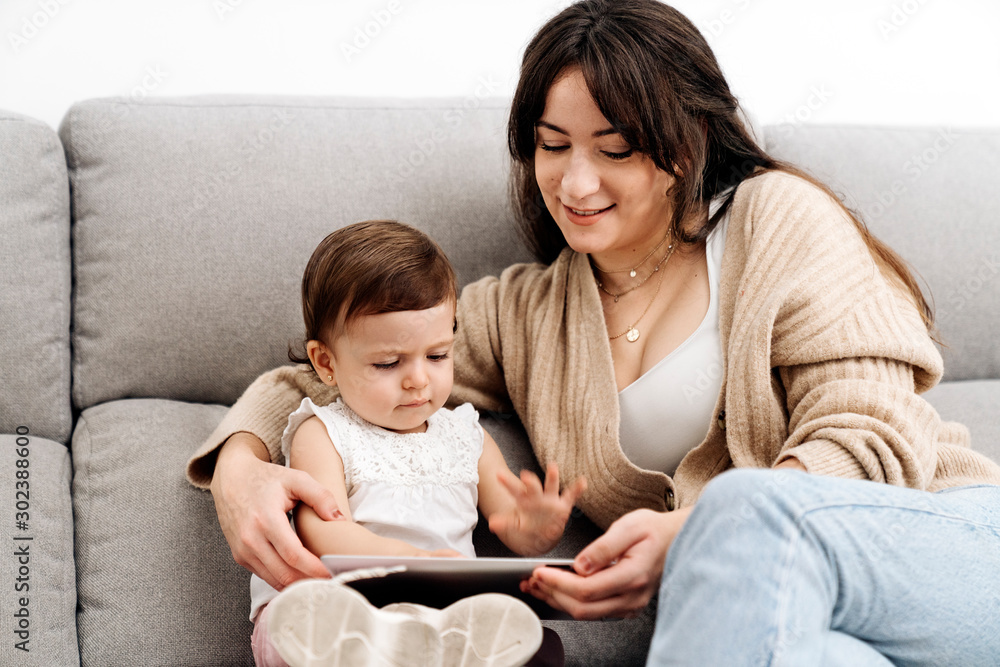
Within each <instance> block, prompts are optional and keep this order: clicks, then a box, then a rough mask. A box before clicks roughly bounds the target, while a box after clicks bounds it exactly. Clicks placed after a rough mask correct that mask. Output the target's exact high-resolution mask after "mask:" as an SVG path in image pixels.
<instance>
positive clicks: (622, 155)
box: [601, 148, 632, 160]
mask: <svg viewBox="0 0 1000 667" xmlns="http://www.w3.org/2000/svg"><path fill="white" fill-rule="evenodd" d="M601 152H602V153H604V154H605V155H607V156H608V157H609V158H611V159H612V160H624V159H626V158H628V157H630V156H631V155H632V149H631V148H629V149H626V150H624V151H621V152H615V151H601Z"/></svg>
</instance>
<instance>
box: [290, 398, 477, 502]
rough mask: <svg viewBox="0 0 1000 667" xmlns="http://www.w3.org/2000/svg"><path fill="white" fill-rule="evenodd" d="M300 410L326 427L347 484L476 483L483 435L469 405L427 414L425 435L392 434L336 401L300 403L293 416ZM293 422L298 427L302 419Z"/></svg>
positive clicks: (413, 484)
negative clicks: (316, 403)
mask: <svg viewBox="0 0 1000 667" xmlns="http://www.w3.org/2000/svg"><path fill="white" fill-rule="evenodd" d="M307 401H308V404H307ZM303 411H306V412H311V413H312V414H315V415H316V416H317V417H319V418H320V419H321V420H322V421H323V423H324V424H325V425H326V426H327V430H328V431H329V433H330V439H331V440H333V443H334V446H335V447H336V448H337V452H338V453H339V454H340V457H341V459H342V460H343V462H344V477H345V478H346V479H347V480H348V481H349V483H351V484H357V483H376V482H377V483H381V484H390V485H398V486H419V485H451V484H478V482H479V457H480V455H481V454H482V451H483V430H482V427H481V426H480V425H479V415H478V413H477V412H476V411H475V410H474V409H473V408H472V406H471V405H468V404H466V405H462V406H459V407H458V408H456V409H455V410H447V409H441V410H438V411H437V412H436V413H435V414H433V415H431V418H430V419H429V420H428V423H427V431H425V432H424V433H395V432H393V431H389V430H386V429H384V428H381V427H379V426H375V425H374V424H372V423H370V422H368V421H365V420H364V419H363V418H362V417H360V416H358V414H357V413H356V412H354V411H353V410H352V409H351V408H350V407H348V406H347V405H346V404H345V403H344V402H343V401H342V400H341V399H339V398H338V399H337V401H336V402H334V403H331V404H330V405H328V406H322V407H321V406H316V405H315V404H313V403H312V401H310V400H309V399H308V398H306V399H303V401H302V405H301V406H299V410H298V411H297V412H303ZM297 421H298V423H301V422H302V421H304V419H300V420H297ZM291 424H292V422H291V421H290V426H291ZM286 437H288V438H289V439H290V438H291V433H287V432H286Z"/></svg>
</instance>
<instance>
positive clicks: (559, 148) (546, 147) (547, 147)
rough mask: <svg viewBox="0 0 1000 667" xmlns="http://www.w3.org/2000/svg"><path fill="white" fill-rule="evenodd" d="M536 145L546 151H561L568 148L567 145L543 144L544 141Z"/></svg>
mask: <svg viewBox="0 0 1000 667" xmlns="http://www.w3.org/2000/svg"><path fill="white" fill-rule="evenodd" d="M538 147H539V148H541V149H542V150H543V151H546V152H548V153H561V152H562V151H564V150H566V149H567V148H569V146H552V145H550V144H545V143H543V144H540V145H539V146H538Z"/></svg>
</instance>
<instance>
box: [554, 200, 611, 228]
mask: <svg viewBox="0 0 1000 667" xmlns="http://www.w3.org/2000/svg"><path fill="white" fill-rule="evenodd" d="M614 207H615V205H614V204H612V205H611V206H607V207H605V208H590V209H587V208H572V207H569V206H567V205H566V204H563V211H564V212H565V213H566V217H567V218H568V219H569V221H570V222H572V223H573V224H575V225H581V226H588V225H593V224H595V223H596V222H597V221H598V220H600V219H601V218H603V217H604V214H605V213H607V212H608V211H610V210H611V209H613V208H614Z"/></svg>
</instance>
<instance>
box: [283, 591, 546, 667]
mask: <svg viewBox="0 0 1000 667" xmlns="http://www.w3.org/2000/svg"><path fill="white" fill-rule="evenodd" d="M268 607H269V610H268V619H267V624H268V627H267V631H268V634H269V636H270V638H271V642H272V643H273V644H274V647H275V648H276V649H277V650H278V653H279V654H281V657H282V658H284V659H285V661H286V662H287V663H288V664H289V665H291V667H321V666H322V667H327V666H333V665H340V666H347V665H350V666H352V667H353V666H354V665H372V666H374V665H378V666H379V667H388V666H390V665H391V666H393V667H397V666H404V665H406V666H408V665H413V666H415V667H416V666H419V667H514V666H516V665H523V664H525V663H526V662H527V661H528V660H530V659H531V657H532V656H533V655H534V654H535V653H536V652H537V651H538V648H539V646H541V643H542V624H541V622H539V620H538V616H536V615H535V613H534V612H533V611H532V610H531V608H530V607H528V605H526V604H525V603H524V602H522V601H520V600H518V599H517V598H514V597H511V596H509V595H502V594H500V593H483V594H480V595H473V596H470V597H467V598H464V599H462V600H459V601H458V602H455V603H454V604H451V605H449V606H448V607H445V608H444V609H432V608H430V607H425V606H423V605H418V604H411V603H401V604H392V605H388V606H386V607H384V608H383V609H377V608H375V607H374V606H372V605H371V604H370V603H369V602H368V600H367V599H365V597H364V596H363V595H361V593H359V592H357V591H356V590H354V589H353V588H351V587H349V586H345V585H344V584H342V583H340V582H339V581H336V580H332V581H331V580H325V579H310V580H306V581H299V582H296V583H294V584H292V585H291V586H289V587H288V588H286V589H285V590H284V591H282V592H281V593H280V594H279V595H278V597H276V598H275V599H274V600H272V601H271V602H270V604H269V605H268Z"/></svg>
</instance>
